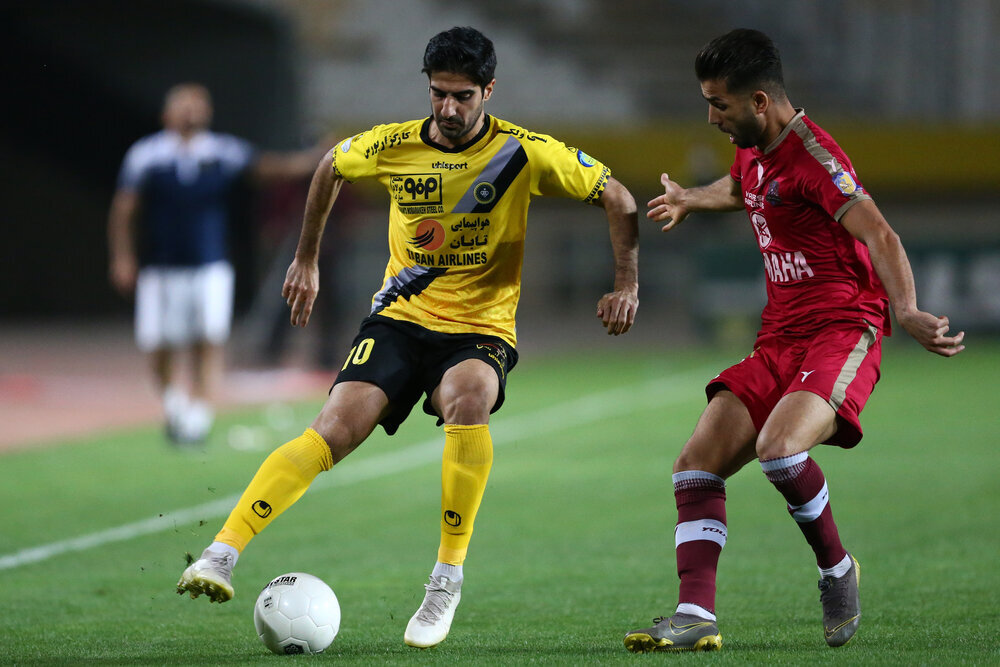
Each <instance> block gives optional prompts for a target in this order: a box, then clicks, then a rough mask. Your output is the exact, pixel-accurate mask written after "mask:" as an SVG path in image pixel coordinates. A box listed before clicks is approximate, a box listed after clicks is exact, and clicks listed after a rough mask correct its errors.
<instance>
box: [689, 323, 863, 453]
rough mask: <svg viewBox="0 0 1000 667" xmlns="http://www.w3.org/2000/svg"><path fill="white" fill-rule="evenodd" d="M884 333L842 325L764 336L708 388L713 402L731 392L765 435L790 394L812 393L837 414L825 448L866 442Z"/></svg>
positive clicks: (861, 327)
mask: <svg viewBox="0 0 1000 667" xmlns="http://www.w3.org/2000/svg"><path fill="white" fill-rule="evenodd" d="M881 360H882V334H881V333H880V332H879V331H878V329H876V328H875V327H874V326H871V325H868V324H867V323H866V322H862V323H860V324H850V323H837V324H833V325H831V326H828V327H826V328H825V329H823V331H821V332H819V333H817V334H815V335H814V336H811V337H809V336H805V337H802V336H782V335H780V334H765V335H762V336H760V337H758V338H757V342H756V344H755V345H754V350H753V352H751V353H750V356H748V357H747V358H745V359H744V360H743V361H741V362H740V363H738V364H736V365H735V366H731V367H730V368H727V369H726V370H724V371H723V372H722V373H720V374H719V375H718V376H717V377H716V378H714V379H713V380H712V381H711V382H709V384H708V386H707V387H706V388H705V392H706V393H707V394H708V398H709V400H711V399H712V397H713V396H715V394H716V392H718V391H720V390H722V389H728V390H729V391H731V392H733V393H734V394H736V396H737V398H739V399H740V401H742V402H743V405H745V406H746V407H747V410H749V411H750V418H751V419H752V420H753V425H754V428H755V429H757V432H758V433H760V431H761V429H762V428H763V427H764V422H766V421H767V418H768V417H769V416H770V414H771V411H772V410H773V409H774V406H775V405H777V404H778V401H780V400H781V398H782V397H783V396H784V395H785V394H790V393H792V392H795V391H809V392H812V393H814V394H816V395H817V396H819V397H820V398H822V399H823V400H824V401H826V402H827V403H829V404H830V407H832V408H833V409H834V410H835V411H836V413H837V432H836V433H834V434H833V436H832V437H830V439H829V440H827V442H826V444H829V445H837V446H839V447H853V446H854V445H856V444H858V442H860V441H861V436H862V432H861V422H860V420H859V415H860V414H861V410H862V409H863V408H864V407H865V403H866V402H867V401H868V397H869V396H871V393H872V390H873V389H874V388H875V383H876V382H878V378H879V363H880V362H881Z"/></svg>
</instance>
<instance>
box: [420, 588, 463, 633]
mask: <svg viewBox="0 0 1000 667" xmlns="http://www.w3.org/2000/svg"><path fill="white" fill-rule="evenodd" d="M424 589H426V590H427V596H426V597H424V603H423V604H422V605H420V610H419V611H418V612H417V620H418V621H420V622H422V623H426V624H428V625H432V624H434V623H437V622H438V620H440V618H441V617H442V616H444V612H445V611H446V610H447V609H448V604H449V603H450V602H451V598H452V597H454V595H455V594H454V593H451V592H449V591H447V590H445V588H444V586H443V584H442V582H441V581H440V580H435V579H434V577H431V583H429V584H424Z"/></svg>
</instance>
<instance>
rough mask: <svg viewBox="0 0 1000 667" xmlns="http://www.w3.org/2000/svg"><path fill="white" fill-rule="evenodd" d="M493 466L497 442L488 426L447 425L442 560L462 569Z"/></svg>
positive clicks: (445, 436)
mask: <svg viewBox="0 0 1000 667" xmlns="http://www.w3.org/2000/svg"><path fill="white" fill-rule="evenodd" d="M492 465H493V440H492V439H491V438H490V428H489V426H487V425H486V424H478V425H475V426H459V425H457V424H445V427H444V457H443V461H442V464H441V546H440V548H438V560H439V561H441V562H442V563H449V564H451V565H461V564H462V561H464V560H465V554H466V552H468V550H469V540H471V539H472V524H473V522H474V521H475V520H476V512H477V511H478V510H479V503H480V502H482V500H483V492H484V491H485V490H486V479H487V478H488V477H489V476H490V466H492Z"/></svg>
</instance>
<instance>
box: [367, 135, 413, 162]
mask: <svg viewBox="0 0 1000 667" xmlns="http://www.w3.org/2000/svg"><path fill="white" fill-rule="evenodd" d="M358 136H361V135H358ZM355 138H357V137H355ZM409 138H410V133H409V132H396V133H395V134H390V135H388V136H385V137H382V139H381V140H379V141H376V142H375V143H374V144H372V145H371V146H369V147H367V148H366V149H365V157H366V158H370V157H374V156H375V155H378V154H379V153H381V152H382V151H384V150H385V149H386V148H393V147H394V146H398V145H400V144H401V143H403V142H404V141H406V140H407V139H409Z"/></svg>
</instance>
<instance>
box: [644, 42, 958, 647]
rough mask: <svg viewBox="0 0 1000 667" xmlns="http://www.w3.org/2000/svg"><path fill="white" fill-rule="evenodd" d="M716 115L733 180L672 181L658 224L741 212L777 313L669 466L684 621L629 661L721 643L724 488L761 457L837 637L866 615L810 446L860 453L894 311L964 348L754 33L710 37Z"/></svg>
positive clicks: (707, 68)
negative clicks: (864, 413) (729, 148)
mask: <svg viewBox="0 0 1000 667" xmlns="http://www.w3.org/2000/svg"><path fill="white" fill-rule="evenodd" d="M695 71H696V74H697V76H698V80H699V81H700V82H701V91H702V95H703V96H704V98H705V99H706V100H707V101H708V104H709V111H708V120H709V122H710V123H711V124H712V125H715V126H716V127H717V128H719V130H721V131H722V132H724V133H725V134H728V135H729V139H730V141H731V142H732V143H734V144H736V157H735V160H734V161H733V166H732V169H731V170H730V173H729V175H727V176H725V177H723V178H721V179H719V180H718V181H716V182H714V183H712V184H710V185H707V186H704V187H697V188H690V189H684V188H682V187H681V186H679V185H678V184H677V183H675V182H674V181H672V180H670V178H669V177H668V176H667V174H663V175H662V176H661V178H660V181H661V182H662V183H663V187H664V190H665V192H664V194H663V195H661V196H659V197H657V198H656V199H653V200H652V201H650V202H649V208H650V210H649V212H648V214H647V215H648V217H649V218H650V219H652V220H654V221H657V222H663V223H665V224H664V226H663V231H669V230H670V229H673V228H674V227H675V226H676V225H678V224H680V223H681V222H682V221H683V220H684V219H685V218H686V217H687V215H688V214H689V213H691V212H694V211H734V210H739V209H740V208H741V207H743V208H746V211H747V214H748V215H749V217H750V222H751V227H752V229H753V231H754V234H755V236H756V239H757V244H758V246H759V248H760V251H761V255H762V257H763V260H764V272H765V275H766V281H767V305H766V306H765V307H764V311H763V313H762V316H761V328H760V331H759V333H758V334H757V340H756V342H755V343H754V346H753V351H752V352H751V353H750V355H749V356H747V357H746V358H745V359H743V360H742V361H741V362H740V363H738V364H736V365H735V366H732V367H731V368H729V369H727V370H725V371H723V372H722V373H721V374H720V375H718V376H717V377H716V378H714V379H713V380H712V381H711V382H709V384H708V386H707V388H706V393H707V395H708V406H707V408H706V409H705V411H704V413H702V416H701V418H700V420H699V421H698V425H697V427H696V428H695V431H694V434H693V435H692V436H691V438H690V439H689V440H688V441H687V443H686V444H685V445H684V448H683V449H682V450H681V453H680V455H679V456H678V457H677V460H676V462H675V463H674V475H673V485H674V496H675V499H676V502H677V514H678V519H677V526H676V529H675V532H674V536H675V546H676V550H677V551H676V553H677V572H678V576H679V577H680V592H679V604H678V606H677V610H676V612H675V613H674V614H673V615H672V616H670V617H666V618H658V619H656V621H654V623H655V625H654V626H653V627H650V628H645V629H642V630H635V631H632V632H629V633H628V634H627V635H626V636H625V646H626V647H627V648H628V649H629V650H631V651H635V652H645V651H654V650H661V651H663V650H667V651H683V650H714V649H718V648H720V647H721V645H722V637H721V635H720V634H719V629H718V625H717V623H716V617H715V575H716V569H717V567H718V561H719V555H720V553H721V552H722V548H723V546H724V545H725V543H726V484H725V480H726V478H728V477H729V476H731V475H733V474H734V473H736V472H737V471H738V470H739V469H740V468H742V467H743V466H744V465H746V464H747V463H750V462H751V461H753V460H754V459H758V460H759V461H760V465H761V468H762V469H763V472H764V475H765V476H766V477H767V479H768V480H769V481H770V482H771V483H772V484H773V485H774V486H775V488H776V489H777V490H778V492H779V493H781V495H782V496H784V499H785V501H786V503H787V506H788V511H789V513H790V514H791V515H792V518H793V519H794V520H795V521H796V523H797V524H798V526H799V528H800V529H801V531H802V534H803V536H804V537H805V539H806V541H807V542H808V543H809V546H810V547H812V549H813V551H814V552H815V554H816V562H817V565H818V566H819V571H820V577H821V579H820V582H819V588H820V591H821V595H820V601H821V603H822V607H823V625H824V634H825V638H826V642H827V644H829V645H830V646H842V645H843V644H846V643H847V642H848V641H849V640H850V639H851V637H852V636H853V635H854V633H855V632H856V631H857V628H858V622H859V620H860V616H861V608H860V602H859V597H858V575H859V567H858V562H857V560H855V559H854V558H853V556H852V555H851V554H849V553H848V552H847V551H846V550H845V548H844V546H843V545H842V544H841V541H840V536H839V534H838V531H837V526H836V524H835V523H834V519H833V513H832V511H831V507H830V499H829V491H828V489H827V482H826V479H825V478H824V476H823V473H822V471H821V470H820V468H819V466H818V465H817V464H816V462H815V461H813V459H812V458H810V457H809V450H810V449H811V448H813V447H814V446H816V445H818V444H821V443H824V444H830V445H837V446H840V447H845V448H849V447H853V446H854V445H856V444H857V443H858V442H859V441H860V440H861V436H862V432H861V425H860V422H859V420H858V416H859V414H860V412H861V410H862V408H863V407H864V405H865V402H866V401H867V400H868V396H869V395H870V394H871V391H872V389H873V388H874V386H875V383H876V381H877V380H878V377H879V361H880V357H881V339H882V336H883V335H888V334H889V333H890V330H889V329H890V320H889V306H890V305H891V306H892V309H893V311H894V312H895V314H896V319H897V321H898V323H899V324H900V326H902V327H903V328H904V329H905V330H906V331H907V333H909V334H910V335H911V336H913V337H914V338H915V339H916V340H917V341H918V342H919V343H920V344H921V345H923V346H924V347H925V348H926V349H928V350H929V351H931V352H935V353H937V354H940V355H942V356H946V357H950V356H953V355H955V354H958V353H959V352H961V351H962V350H963V349H964V346H963V345H962V341H963V339H964V332H961V333H959V334H957V335H954V336H949V335H948V330H949V322H948V318H947V317H939V316H936V315H932V314H931V313H927V312H924V311H921V310H920V309H919V308H918V307H917V299H916V293H915V290H914V285H913V274H912V272H911V270H910V265H909V262H908V261H907V259H906V253H905V252H904V250H903V246H902V245H901V244H900V240H899V237H898V236H897V235H896V233H895V232H894V231H893V230H892V228H891V227H890V226H889V224H888V223H887V222H886V220H885V218H884V217H883V216H882V214H881V213H880V212H879V209H878V207H876V205H875V203H874V202H873V201H872V199H871V196H870V195H869V194H868V192H867V191H866V190H865V188H864V187H863V186H862V184H861V182H860V180H859V179H858V177H857V175H856V174H855V172H854V168H853V167H852V166H851V162H850V160H848V158H847V156H846V155H845V154H844V152H843V151H842V150H841V149H840V147H839V146H838V145H837V144H836V142H835V141H834V140H833V139H832V138H831V137H830V135H829V134H827V133H826V132H824V131H823V130H822V129H821V128H820V127H818V126H817V125H816V124H815V123H813V122H812V121H811V120H809V118H808V117H806V115H805V113H804V112H803V110H802V109H796V108H794V107H793V106H792V105H791V103H790V102H789V101H788V98H787V96H786V94H785V88H784V81H783V77H782V70H781V59H780V56H779V53H778V50H777V49H776V48H775V46H774V44H773V43H772V42H771V40H770V39H769V38H768V37H767V36H766V35H764V34H763V33H761V32H758V31H756V30H743V29H741V30H734V31H732V32H730V33H728V34H725V35H723V36H721V37H718V38H716V39H715V40H713V41H712V42H710V43H709V44H708V45H707V46H705V48H704V49H702V51H701V53H699V54H698V57H697V59H696V61H695Z"/></svg>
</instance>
